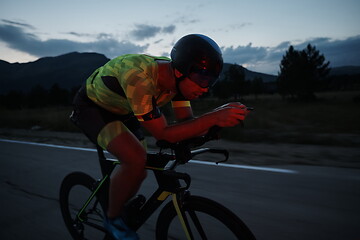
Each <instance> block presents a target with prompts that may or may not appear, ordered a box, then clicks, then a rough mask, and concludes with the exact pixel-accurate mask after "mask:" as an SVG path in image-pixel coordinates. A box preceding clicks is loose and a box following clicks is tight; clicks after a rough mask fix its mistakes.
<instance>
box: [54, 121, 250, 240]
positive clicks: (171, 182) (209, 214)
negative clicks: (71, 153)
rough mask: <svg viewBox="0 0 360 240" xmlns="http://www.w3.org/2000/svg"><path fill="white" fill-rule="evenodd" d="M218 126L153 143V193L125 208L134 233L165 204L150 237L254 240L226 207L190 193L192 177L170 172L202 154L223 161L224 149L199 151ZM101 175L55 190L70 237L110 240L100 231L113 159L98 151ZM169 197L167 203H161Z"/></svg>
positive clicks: (77, 177)
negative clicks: (201, 133)
mask: <svg viewBox="0 0 360 240" xmlns="http://www.w3.org/2000/svg"><path fill="white" fill-rule="evenodd" d="M218 130H219V129H217V128H212V129H210V131H209V132H208V133H207V134H206V135H204V136H202V137H197V138H192V139H189V140H185V141H181V142H178V143H169V142H166V141H158V142H157V146H158V147H159V151H158V152H148V154H147V165H146V169H148V170H151V171H152V172H153V173H154V175H155V178H156V181H157V185H158V186H157V189H156V190H155V192H154V193H153V194H152V195H151V196H150V197H149V199H148V200H146V199H145V197H144V196H143V195H137V196H136V197H135V198H133V199H132V200H130V201H129V202H128V203H127V204H126V207H125V209H126V210H125V214H124V216H125V220H126V222H127V224H128V225H129V227H131V228H132V229H133V230H134V231H137V230H138V229H139V228H140V227H141V226H142V225H143V224H144V223H145V222H146V221H147V220H148V219H149V217H150V216H151V215H152V214H153V213H154V212H155V211H156V210H157V209H158V208H159V207H160V206H161V205H162V204H163V203H164V202H167V203H166V204H165V206H164V207H163V208H162V209H161V211H160V213H159V215H158V218H157V223H156V228H155V229H156V230H155V236H154V237H151V239H158V240H165V239H226V240H229V239H243V240H254V239H255V237H254V235H253V233H252V232H251V231H250V229H249V228H248V227H247V226H246V225H245V223H244V222H243V221H242V220H240V218H239V217H238V216H236V215H235V214H234V213H233V212H231V211H230V210H229V209H227V208H226V207H224V206H223V205H221V204H220V203H217V202H215V201H213V200H210V199H208V198H205V197H201V196H194V195H191V193H190V191H189V188H190V184H191V177H190V175H189V174H187V173H182V172H177V171H175V169H176V167H177V166H179V165H183V164H186V163H187V162H189V160H191V159H192V158H193V157H194V156H195V155H198V154H202V153H205V152H209V153H214V154H221V155H223V156H224V158H225V159H224V160H222V161H218V162H217V163H220V162H225V161H227V160H228V158H229V152H228V151H227V150H224V149H214V148H199V147H200V146H202V145H203V144H204V143H205V142H207V141H210V140H213V139H215V138H217V136H218ZM97 152H98V158H99V162H100V167H101V172H102V177H101V179H99V180H95V179H93V178H92V177H91V176H89V175H88V174H85V173H83V172H73V173H70V174H69V175H67V176H66V177H65V178H64V180H63V181H62V184H61V187H60V208H61V213H62V216H63V219H64V222H65V225H66V227H67V229H68V231H69V232H70V234H71V236H72V237H73V239H76V240H78V239H109V240H110V239H112V238H111V236H110V235H109V234H108V233H107V232H106V230H105V228H104V227H103V221H104V213H106V209H107V205H108V189H109V178H110V174H111V172H112V170H113V169H114V167H115V166H116V165H117V164H120V163H119V162H118V161H117V160H114V159H111V158H110V157H107V154H104V151H103V150H102V149H101V148H100V147H97ZM167 199H171V200H170V201H166V200H167Z"/></svg>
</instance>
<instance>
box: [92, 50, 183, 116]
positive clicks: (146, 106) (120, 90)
mask: <svg viewBox="0 0 360 240" xmlns="http://www.w3.org/2000/svg"><path fill="white" fill-rule="evenodd" d="M156 60H165V61H170V59H169V58H166V57H153V56H148V55H141V54H127V55H123V56H120V57H117V58H114V59H112V60H110V61H109V62H107V63H106V64H105V65H104V66H102V67H100V68H98V69H96V71H95V72H94V73H93V74H92V75H91V76H90V77H89V78H88V79H87V80H86V93H87V96H88V97H89V98H90V99H91V100H92V101H93V102H95V103H96V104H97V105H99V106H101V107H102V108H104V109H106V110H108V111H110V112H112V113H115V114H119V115H126V114H129V113H134V115H135V116H142V115H145V114H147V113H149V112H151V111H152V110H153V109H154V108H155V107H156V106H163V105H164V104H166V103H168V102H169V101H170V100H171V99H172V98H174V96H175V95H176V93H174V92H170V91H162V90H160V89H159V86H158V78H159V76H158V63H157V61H156Z"/></svg>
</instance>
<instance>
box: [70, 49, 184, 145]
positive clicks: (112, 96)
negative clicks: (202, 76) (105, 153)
mask: <svg viewBox="0 0 360 240" xmlns="http://www.w3.org/2000/svg"><path fill="white" fill-rule="evenodd" d="M156 60H163V61H170V59H169V58H166V57H152V56H148V55H139V54H128V55H123V56H120V57H117V58H115V59H112V60H110V61H109V62H107V63H106V64H105V65H104V66H102V67H100V68H98V69H96V70H95V71H94V73H93V74H92V75H91V76H90V77H89V78H88V79H87V80H86V85H85V86H83V87H82V88H81V89H80V90H79V92H78V93H77V95H76V97H75V99H74V112H73V115H72V117H71V119H72V121H73V122H74V123H75V124H76V125H77V126H78V127H79V128H80V129H82V130H83V132H84V133H85V134H86V135H87V136H88V138H89V139H90V140H91V141H92V142H93V143H95V144H97V145H99V146H101V147H102V148H103V149H106V148H107V146H108V144H109V143H110V142H111V141H112V140H113V139H114V138H115V137H116V136H119V135H120V134H122V133H123V132H127V131H130V132H132V133H133V134H134V135H135V136H136V137H137V138H138V140H139V141H142V142H143V144H144V147H146V143H145V142H144V141H143V140H144V137H143V134H142V132H141V130H140V124H139V121H146V120H151V119H154V118H158V117H160V116H161V112H160V110H159V109H158V107H161V106H163V105H164V104H166V103H168V102H169V101H170V100H172V107H173V108H177V107H190V102H189V101H186V99H184V97H182V95H181V94H176V93H174V92H171V91H163V90H161V89H160V88H159V86H158V77H159V76H158V63H157V61H156ZM134 115H135V116H134Z"/></svg>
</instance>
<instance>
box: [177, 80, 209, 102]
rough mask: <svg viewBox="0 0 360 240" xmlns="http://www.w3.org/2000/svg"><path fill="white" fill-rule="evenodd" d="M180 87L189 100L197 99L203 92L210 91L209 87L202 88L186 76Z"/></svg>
mask: <svg viewBox="0 0 360 240" xmlns="http://www.w3.org/2000/svg"><path fill="white" fill-rule="evenodd" d="M179 88H180V91H181V93H182V95H183V96H184V97H185V98H186V99H189V100H193V99H196V98H198V97H200V96H201V95H202V94H203V93H206V92H208V91H209V89H208V88H202V87H200V86H199V85H197V84H196V83H194V82H193V81H191V80H190V79H189V78H185V79H184V80H182V81H181V82H180V83H179Z"/></svg>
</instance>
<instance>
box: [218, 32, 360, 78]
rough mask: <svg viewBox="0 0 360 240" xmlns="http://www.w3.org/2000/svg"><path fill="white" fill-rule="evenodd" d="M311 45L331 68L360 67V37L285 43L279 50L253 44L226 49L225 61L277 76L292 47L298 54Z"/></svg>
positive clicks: (224, 53) (277, 47)
mask: <svg viewBox="0 0 360 240" xmlns="http://www.w3.org/2000/svg"><path fill="white" fill-rule="evenodd" d="M308 44H311V45H312V46H315V47H316V49H317V50H319V51H320V53H321V54H324V56H325V59H326V60H327V61H330V66H331V67H338V66H346V65H353V66H360V57H359V56H360V35H358V36H353V37H349V38H347V39H343V40H333V39H330V38H313V39H308V40H306V41H303V42H301V43H297V44H291V42H289V41H286V42H282V43H280V44H279V45H277V46H275V47H254V46H252V44H251V43H250V44H248V45H247V46H238V47H233V46H231V47H223V48H222V50H223V57H224V61H225V62H228V63H237V64H240V65H244V66H246V67H248V68H249V69H251V70H254V71H259V72H264V73H270V74H277V72H278V71H279V64H280V61H281V59H282V57H283V55H285V52H286V51H287V50H288V49H289V47H290V45H292V46H293V47H294V48H295V49H296V50H303V49H304V48H305V47H306V46H307V45H308Z"/></svg>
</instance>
